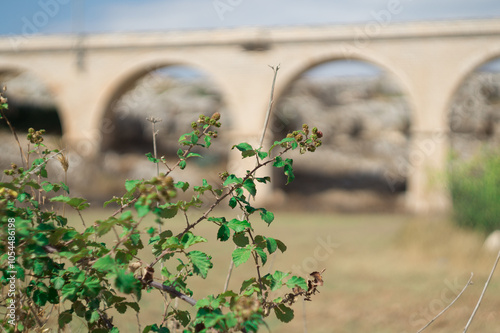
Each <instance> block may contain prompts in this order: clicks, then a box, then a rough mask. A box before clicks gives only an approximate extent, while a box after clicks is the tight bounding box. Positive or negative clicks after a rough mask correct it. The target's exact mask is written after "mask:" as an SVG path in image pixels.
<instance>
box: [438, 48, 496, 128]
mask: <svg viewBox="0 0 500 333" xmlns="http://www.w3.org/2000/svg"><path fill="white" fill-rule="evenodd" d="M499 58H500V46H499V45H498V44H494V43H492V45H491V46H490V47H489V48H488V49H486V50H485V49H480V50H474V51H473V52H472V54H471V55H470V56H468V57H467V58H466V59H464V60H463V61H462V62H461V64H462V65H461V66H460V67H459V68H458V69H457V70H456V72H455V73H456V75H455V76H454V77H453V78H451V80H452V83H451V85H450V89H449V93H448V94H447V102H446V108H445V110H446V115H445V116H446V119H449V117H450V112H451V107H452V103H453V99H454V97H455V95H456V94H457V92H458V90H459V89H460V87H461V85H462V84H463V83H464V82H465V81H466V80H467V78H468V77H469V76H470V75H471V74H472V73H473V72H474V71H476V70H477V69H479V68H480V67H481V66H482V65H485V64H487V63H488V62H490V61H493V60H495V59H499Z"/></svg>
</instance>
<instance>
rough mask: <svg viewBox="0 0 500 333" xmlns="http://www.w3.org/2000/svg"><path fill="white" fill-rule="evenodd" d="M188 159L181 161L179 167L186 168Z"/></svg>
mask: <svg viewBox="0 0 500 333" xmlns="http://www.w3.org/2000/svg"><path fill="white" fill-rule="evenodd" d="M186 165H187V163H186V161H185V160H182V161H180V162H179V168H181V170H184V168H186Z"/></svg>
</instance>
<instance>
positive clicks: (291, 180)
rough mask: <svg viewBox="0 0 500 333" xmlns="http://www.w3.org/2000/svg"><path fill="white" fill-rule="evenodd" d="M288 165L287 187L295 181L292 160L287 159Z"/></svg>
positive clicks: (286, 172) (286, 168) (286, 166)
mask: <svg viewBox="0 0 500 333" xmlns="http://www.w3.org/2000/svg"><path fill="white" fill-rule="evenodd" d="M287 162H288V163H287V164H286V165H285V175H286V176H288V178H287V181H286V183H287V185H288V184H289V183H291V182H293V181H294V180H295V175H294V174H293V167H292V163H293V161H292V160H291V159H287Z"/></svg>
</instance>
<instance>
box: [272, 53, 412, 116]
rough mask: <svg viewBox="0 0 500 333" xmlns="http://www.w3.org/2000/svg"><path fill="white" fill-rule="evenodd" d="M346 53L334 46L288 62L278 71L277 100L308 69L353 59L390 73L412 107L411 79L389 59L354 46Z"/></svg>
mask: <svg viewBox="0 0 500 333" xmlns="http://www.w3.org/2000/svg"><path fill="white" fill-rule="evenodd" d="M348 53H349V57H346V51H345V49H341V48H340V49H339V48H335V49H332V50H324V51H321V52H318V53H316V54H314V55H311V56H309V57H308V58H303V59H298V60H297V61H294V62H293V63H292V64H288V65H287V67H290V68H288V69H287V70H286V72H285V71H284V73H282V74H281V73H280V75H281V84H277V87H276V96H277V98H276V100H278V99H279V98H280V97H281V95H283V94H284V93H286V91H287V89H288V88H289V87H290V86H291V85H292V84H293V82H295V81H296V80H297V79H298V78H299V77H300V76H301V75H302V74H304V73H306V72H307V71H309V70H310V69H312V68H314V67H317V66H319V65H322V64H325V63H328V62H334V61H342V60H344V61H345V60H353V61H360V62H364V63H368V64H370V65H373V66H375V67H377V68H381V69H383V70H385V71H386V72H388V73H390V75H392V76H394V78H395V79H396V80H397V83H398V84H399V85H401V87H402V89H403V93H404V94H405V96H407V99H408V104H409V105H410V109H411V110H413V109H414V107H413V105H414V103H413V100H414V94H413V90H412V89H411V80H410V79H409V78H408V76H407V74H406V73H405V71H404V70H403V69H400V68H399V67H397V66H395V65H394V64H392V63H391V60H390V59H388V58H384V57H382V56H378V55H375V54H374V52H369V51H368V50H364V49H357V48H354V49H353V50H350V51H349V52H348Z"/></svg>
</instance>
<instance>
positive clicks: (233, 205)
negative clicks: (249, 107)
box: [229, 197, 238, 208]
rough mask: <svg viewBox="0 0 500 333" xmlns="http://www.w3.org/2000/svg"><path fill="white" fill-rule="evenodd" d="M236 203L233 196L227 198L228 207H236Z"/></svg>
mask: <svg viewBox="0 0 500 333" xmlns="http://www.w3.org/2000/svg"><path fill="white" fill-rule="evenodd" d="M237 204H238V201H237V200H236V198H235V197H231V199H229V207H231V208H234V207H236V205H237Z"/></svg>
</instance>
